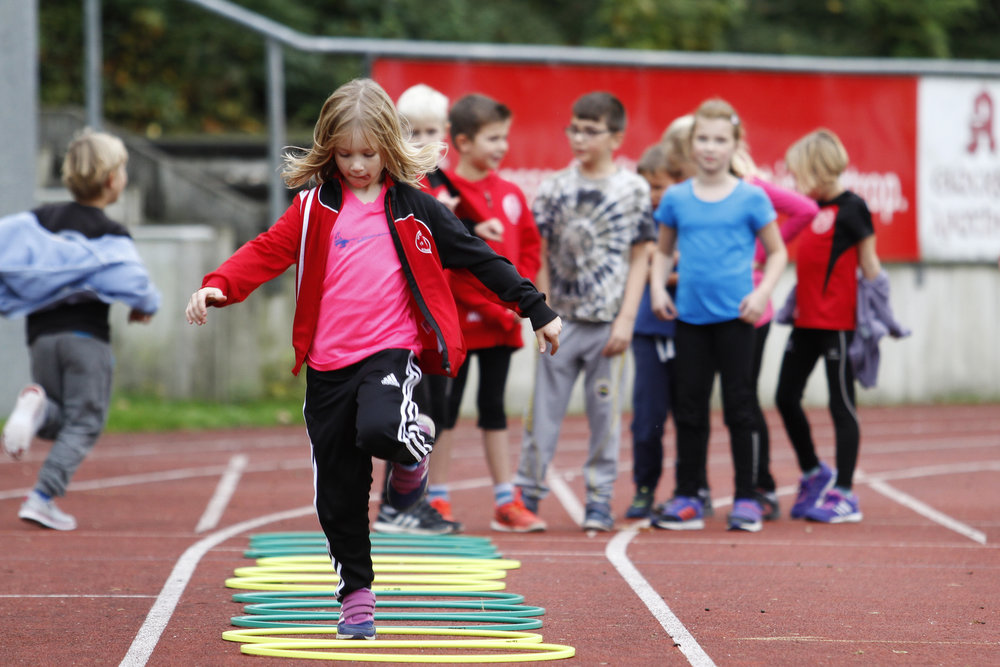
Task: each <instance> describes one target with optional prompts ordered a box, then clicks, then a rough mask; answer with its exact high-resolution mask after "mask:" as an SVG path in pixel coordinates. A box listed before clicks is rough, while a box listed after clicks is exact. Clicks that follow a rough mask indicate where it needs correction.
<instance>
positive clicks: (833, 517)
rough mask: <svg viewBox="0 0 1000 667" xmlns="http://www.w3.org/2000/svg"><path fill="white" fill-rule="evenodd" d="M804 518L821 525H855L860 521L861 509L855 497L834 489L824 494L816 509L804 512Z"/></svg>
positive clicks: (849, 493)
mask: <svg viewBox="0 0 1000 667" xmlns="http://www.w3.org/2000/svg"><path fill="white" fill-rule="evenodd" d="M806 518H807V519H809V520H810V521H820V522H822V523H857V522H859V521H861V507H860V506H859V505H858V497H857V496H856V495H854V494H853V493H851V492H850V491H848V492H847V493H846V494H845V493H844V492H843V491H841V490H840V489H836V488H834V489H830V490H829V491H827V492H826V495H825V496H823V500H822V501H821V502H820V503H819V504H818V505H816V507H810V508H809V509H808V510H807V511H806Z"/></svg>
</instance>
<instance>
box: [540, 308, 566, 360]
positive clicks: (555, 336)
mask: <svg viewBox="0 0 1000 667" xmlns="http://www.w3.org/2000/svg"><path fill="white" fill-rule="evenodd" d="M561 331H562V318H560V317H559V316H558V315H557V316H556V319H554V320H552V321H551V322H549V323H548V324H546V325H545V326H543V327H542V328H540V329H536V330H535V338H537V339H538V351H539V352H541V353H542V354H545V348H546V341H547V342H548V343H549V344H550V345H551V346H552V351H551V352H550V353H549V354H555V353H556V350H558V349H559V332H561Z"/></svg>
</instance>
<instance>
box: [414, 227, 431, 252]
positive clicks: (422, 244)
mask: <svg viewBox="0 0 1000 667" xmlns="http://www.w3.org/2000/svg"><path fill="white" fill-rule="evenodd" d="M413 241H414V245H415V246H416V247H417V250H419V251H420V252H422V253H425V254H428V255H430V254H431V240H430V239H429V238H427V235H426V234H424V231H423V230H422V229H418V230H417V235H416V236H415V237H414V238H413Z"/></svg>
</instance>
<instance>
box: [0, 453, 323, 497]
mask: <svg viewBox="0 0 1000 667" xmlns="http://www.w3.org/2000/svg"><path fill="white" fill-rule="evenodd" d="M300 468H309V469H311V468H312V463H311V462H310V461H309V460H303V461H298V460H293V461H272V462H267V463H258V464H255V465H252V466H247V468H246V470H245V471H244V472H270V471H273V470H297V469H300ZM226 469H227V468H226V466H221V465H217V466H205V467H203V468H178V469H176V470H162V471H159V472H150V473H139V474H136V475H122V476H120V477H103V478H101V479H89V480H86V481H81V482H73V483H72V484H70V486H69V490H70V491H94V490H98V489H110V488H113V487H116V486H134V485H140V484H156V483H159V482H175V481H177V480H181V479H193V478H195V477H215V476H217V475H224V474H225V472H226ZM29 491H31V488H30V487H26V488H23V489H8V490H6V491H0V500H6V499H9V498H23V497H24V496H25V495H26V494H27V493H28V492H29Z"/></svg>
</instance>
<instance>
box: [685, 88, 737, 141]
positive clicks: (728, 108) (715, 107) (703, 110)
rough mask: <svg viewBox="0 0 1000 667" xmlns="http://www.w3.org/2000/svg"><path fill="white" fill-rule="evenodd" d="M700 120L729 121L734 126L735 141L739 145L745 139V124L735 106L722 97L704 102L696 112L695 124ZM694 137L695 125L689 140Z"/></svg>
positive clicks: (692, 127)
mask: <svg viewBox="0 0 1000 667" xmlns="http://www.w3.org/2000/svg"><path fill="white" fill-rule="evenodd" d="M699 118H704V119H705V120H717V119H723V120H728V121H729V122H730V123H731V124H732V126H733V139H735V140H736V143H739V142H740V141H741V140H742V139H743V122H742V121H741V120H740V117H739V115H738V114H737V113H736V109H734V108H733V105H731V104H730V103H729V102H727V101H725V100H724V99H722V98H721V97H713V98H711V99H707V100H705V101H704V102H702V103H701V105H700V106H699V107H698V108H697V109H696V110H695V112H694V121H695V123H697V121H698V119H699ZM693 137H694V123H692V124H691V136H690V137H689V139H691V138H693Z"/></svg>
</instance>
